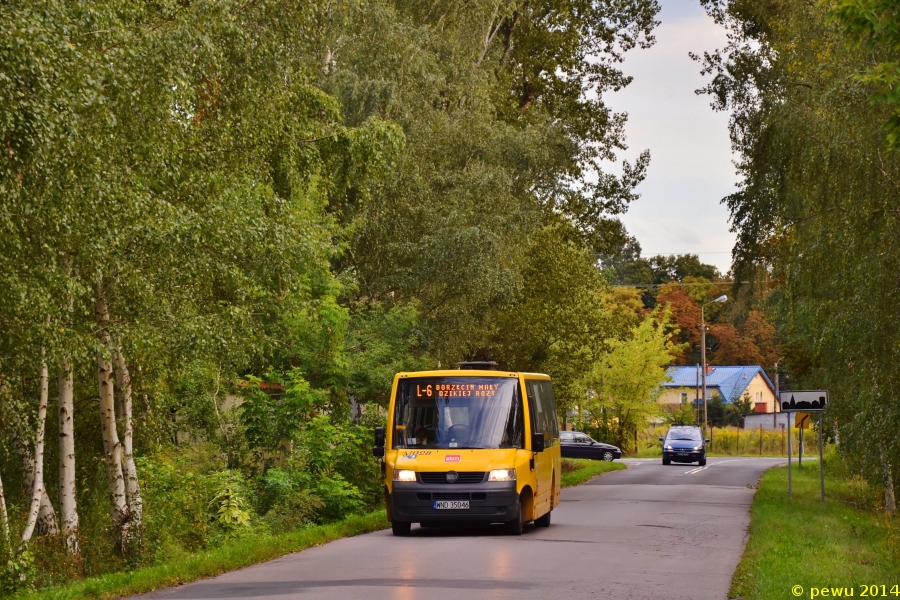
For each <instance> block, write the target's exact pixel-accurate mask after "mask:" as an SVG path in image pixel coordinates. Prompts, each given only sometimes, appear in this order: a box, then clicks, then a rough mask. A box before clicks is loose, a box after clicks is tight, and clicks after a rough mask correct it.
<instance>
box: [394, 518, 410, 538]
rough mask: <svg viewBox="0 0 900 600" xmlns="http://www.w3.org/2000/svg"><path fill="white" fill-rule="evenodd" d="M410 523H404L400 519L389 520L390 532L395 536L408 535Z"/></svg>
mask: <svg viewBox="0 0 900 600" xmlns="http://www.w3.org/2000/svg"><path fill="white" fill-rule="evenodd" d="M411 527H412V523H404V522H402V521H391V532H393V534H394V535H396V536H404V535H409V530H410V528H411Z"/></svg>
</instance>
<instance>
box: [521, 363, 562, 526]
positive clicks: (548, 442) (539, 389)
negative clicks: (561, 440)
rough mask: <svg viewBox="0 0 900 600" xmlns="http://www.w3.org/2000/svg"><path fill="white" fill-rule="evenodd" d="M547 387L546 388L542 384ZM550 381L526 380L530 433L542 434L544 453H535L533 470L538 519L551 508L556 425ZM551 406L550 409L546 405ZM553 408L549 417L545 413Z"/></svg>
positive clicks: (535, 513) (535, 505) (556, 435)
mask: <svg viewBox="0 0 900 600" xmlns="http://www.w3.org/2000/svg"><path fill="white" fill-rule="evenodd" d="M544 384H546V385H544ZM549 385H550V382H549V381H542V380H526V390H527V393H528V408H529V413H530V414H531V431H532V432H533V433H538V434H540V433H543V434H544V451H543V452H537V453H535V454H534V471H535V479H536V480H537V489H536V490H535V491H534V517H539V516H541V515H543V514H544V513H546V512H547V511H549V510H550V509H551V508H552V502H553V492H554V490H553V453H552V452H551V451H550V448H551V447H553V445H554V444H556V443H558V442H557V441H556V438H558V437H559V434H558V432H557V433H556V434H555V435H554V431H553V426H552V424H553V423H556V412H555V411H556V408H555V403H553V402H552V399H553V396H552V391H551V392H550V394H549V398H548V397H547V396H548V394H547V389H548V388H549ZM548 405H550V406H548ZM548 408H552V411H553V412H552V418H551V417H550V415H549V414H548V412H547V409H548Z"/></svg>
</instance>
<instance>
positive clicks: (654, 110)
mask: <svg viewBox="0 0 900 600" xmlns="http://www.w3.org/2000/svg"><path fill="white" fill-rule="evenodd" d="M659 3H660V5H661V7H662V10H661V11H660V13H659V15H658V16H657V20H658V21H661V24H660V25H659V26H658V27H657V28H656V30H655V33H654V35H655V37H656V44H655V45H654V46H652V47H651V48H649V49H647V50H641V49H634V50H632V51H630V52H628V53H627V54H626V55H625V62H624V64H623V65H622V70H623V71H624V72H625V74H627V75H630V76H632V77H633V78H634V80H633V81H632V82H631V84H630V85H629V86H628V87H626V88H625V89H624V90H621V91H619V92H616V93H608V94H605V95H604V101H605V102H606V104H607V105H608V106H609V107H611V108H612V109H613V110H615V111H616V112H625V113H628V123H627V124H626V126H625V132H626V136H627V140H626V141H627V144H628V146H629V148H628V150H627V151H626V152H625V153H622V155H621V158H625V159H628V160H629V161H633V160H634V158H635V157H636V156H637V155H638V154H640V153H641V152H642V151H643V150H645V149H649V150H650V166H649V168H648V171H647V178H646V179H645V180H644V181H643V182H642V183H641V184H640V185H639V186H638V188H637V192H638V194H640V196H641V197H640V199H639V200H637V201H636V202H634V203H632V204H631V206H630V207H629V209H628V212H627V213H626V214H625V215H622V217H621V218H622V222H623V223H624V224H625V227H626V228H627V229H628V232H629V233H630V234H631V235H633V236H634V237H636V238H637V240H638V242H640V244H641V249H642V253H643V255H644V256H645V257H649V256H654V255H656V254H688V253H690V254H699V256H700V260H701V261H703V262H705V263H709V264H713V265H715V266H716V267H718V268H719V270H720V271H721V272H722V273H723V274H724V273H726V272H727V271H728V269H729V268H730V266H731V248H732V246H733V245H734V234H733V233H731V232H730V231H729V223H728V209H727V208H726V207H725V206H724V205H723V204H721V199H722V198H723V197H725V196H727V195H728V194H730V193H732V192H733V191H734V190H735V183H736V182H737V176H736V175H735V167H734V164H733V163H732V154H731V145H730V141H729V139H728V115H727V114H726V113H717V112H714V111H713V110H712V108H710V106H709V104H710V98H708V97H706V96H698V95H696V94H695V93H694V90H696V89H697V88H700V87H702V86H703V85H704V84H705V83H706V81H707V80H708V77H703V76H701V75H700V65H699V64H698V63H696V62H694V61H693V60H691V58H690V57H689V56H688V52H694V53H697V54H702V53H703V52H704V51H712V50H715V49H716V48H723V47H724V46H725V43H726V37H725V29H723V28H722V27H720V26H718V25H716V24H715V23H714V22H713V21H712V19H710V18H709V17H708V16H707V15H706V13H705V12H704V11H703V9H702V8H701V7H700V2H699V0H660V2H659Z"/></svg>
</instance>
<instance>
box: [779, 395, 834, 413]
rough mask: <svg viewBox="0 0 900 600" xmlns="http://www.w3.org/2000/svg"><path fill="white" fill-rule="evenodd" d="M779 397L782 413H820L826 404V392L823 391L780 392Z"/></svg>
mask: <svg viewBox="0 0 900 600" xmlns="http://www.w3.org/2000/svg"><path fill="white" fill-rule="evenodd" d="M779 396H780V400H781V410H782V412H797V411H802V412H821V411H823V410H825V404H826V403H827V402H828V392H826V391H825V390H803V391H794V392H781V393H780V394H779Z"/></svg>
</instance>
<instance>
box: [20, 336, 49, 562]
mask: <svg viewBox="0 0 900 600" xmlns="http://www.w3.org/2000/svg"><path fill="white" fill-rule="evenodd" d="M41 354H43V352H42V353H41ZM41 358H42V360H41V396H40V404H39V405H38V424H37V431H36V432H35V435H34V482H33V485H32V491H31V507H30V508H29V510H28V520H27V521H26V522H25V530H24V531H23V532H22V543H23V544H24V543H27V542H28V541H29V540H31V535H32V534H33V533H34V527H35V525H36V524H37V520H38V514H39V513H40V510H41V497H42V496H44V495H45V492H44V425H45V422H46V419H47V398H48V390H47V387H48V381H47V380H48V378H49V376H48V374H47V363H46V362H45V361H44V360H43V356H42V357H41Z"/></svg>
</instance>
